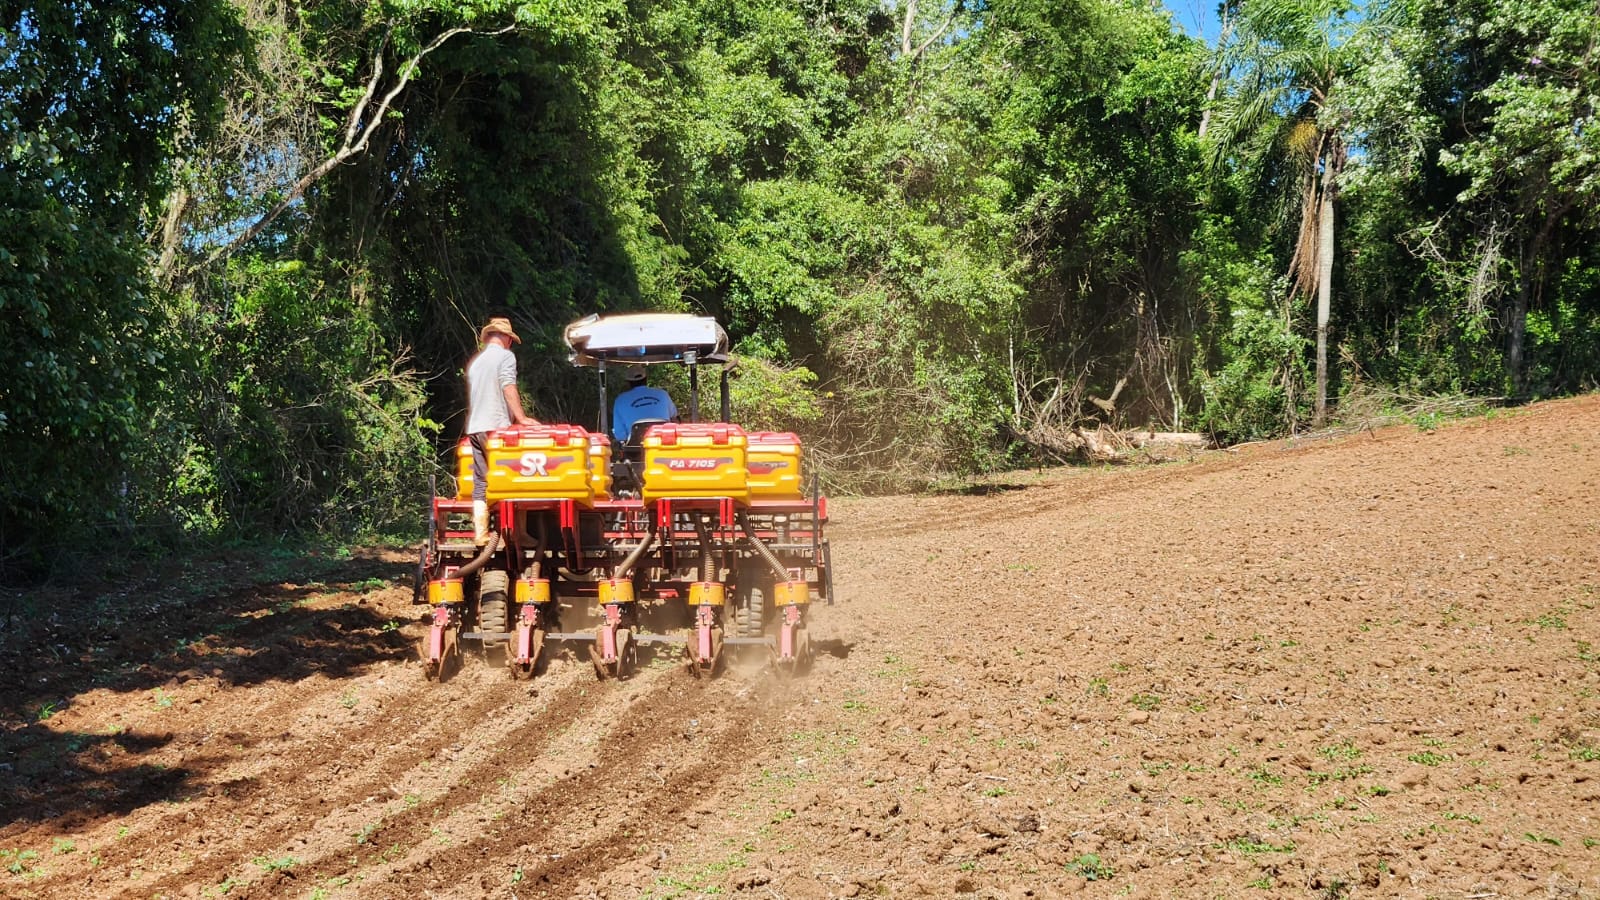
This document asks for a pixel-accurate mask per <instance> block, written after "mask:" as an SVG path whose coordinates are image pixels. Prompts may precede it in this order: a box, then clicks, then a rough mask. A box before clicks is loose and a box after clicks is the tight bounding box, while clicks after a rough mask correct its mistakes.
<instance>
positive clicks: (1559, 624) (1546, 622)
mask: <svg viewBox="0 0 1600 900" xmlns="http://www.w3.org/2000/svg"><path fill="white" fill-rule="evenodd" d="M1569 611H1570V610H1568V609H1567V608H1566V607H1562V608H1560V609H1555V610H1551V611H1550V612H1547V613H1544V614H1542V615H1540V616H1539V618H1537V619H1534V620H1533V622H1532V623H1531V624H1534V625H1537V626H1539V627H1540V628H1543V629H1548V630H1550V631H1565V630H1566V628H1567V613H1568V612H1569Z"/></svg>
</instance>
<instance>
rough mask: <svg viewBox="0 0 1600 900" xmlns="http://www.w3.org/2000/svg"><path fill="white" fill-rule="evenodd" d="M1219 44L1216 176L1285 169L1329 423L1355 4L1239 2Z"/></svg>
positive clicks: (1283, 186)
mask: <svg viewBox="0 0 1600 900" xmlns="http://www.w3.org/2000/svg"><path fill="white" fill-rule="evenodd" d="M1228 8H1229V11H1230V12H1231V14H1232V17H1233V18H1232V19H1231V21H1230V24H1231V26H1232V28H1231V32H1230V34H1229V36H1228V39H1227V40H1226V41H1224V42H1223V43H1222V44H1221V45H1219V46H1218V48H1217V56H1216V66H1217V69H1216V71H1217V72H1219V73H1221V75H1222V82H1223V90H1222V92H1221V94H1220V96H1218V97H1217V100H1216V104H1217V105H1216V110H1215V115H1214V116H1212V117H1211V118H1210V123H1209V125H1210V128H1209V132H1208V135H1207V142H1208V143H1209V145H1210V163H1211V166H1212V168H1213V169H1214V170H1222V169H1225V168H1227V167H1229V166H1230V165H1237V166H1243V167H1247V168H1249V169H1252V170H1255V171H1263V170H1264V167H1266V166H1268V165H1277V166H1279V167H1280V170H1283V171H1287V172H1288V173H1289V177H1288V178H1287V179H1284V178H1279V179H1278V180H1277V184H1276V187H1277V188H1278V189H1280V190H1282V191H1284V192H1285V193H1286V195H1287V199H1288V202H1289V203H1290V204H1292V206H1291V210H1292V211H1294V212H1298V214H1299V219H1300V227H1299V231H1298V232H1297V233H1296V236H1295V242H1294V255H1293V257H1292V258H1291V260H1290V262H1289V278H1290V282H1291V283H1292V285H1293V287H1294V290H1295V291H1296V292H1297V293H1303V294H1307V295H1309V294H1311V293H1312V292H1313V291H1314V292H1315V293H1316V297H1317V388H1316V408H1315V413H1314V418H1313V424H1315V425H1321V424H1323V423H1324V422H1325V421H1326V418H1327V402H1328V315H1329V309H1330V308H1331V306H1332V302H1333V234H1334V217H1335V215H1336V212H1337V201H1338V196H1339V194H1338V191H1339V176H1340V174H1341V173H1342V172H1343V171H1344V167H1345V163H1346V161H1347V160H1348V158H1349V154H1348V149H1347V146H1346V131H1347V125H1346V123H1345V122H1343V121H1341V116H1340V114H1339V112H1338V104H1337V102H1336V101H1337V94H1338V92H1339V91H1340V90H1341V89H1342V87H1343V85H1344V76H1345V74H1346V73H1347V72H1348V71H1349V69H1350V67H1351V66H1353V65H1356V64H1357V63H1358V62H1359V60H1358V59H1357V56H1358V54H1359V52H1360V51H1359V50H1358V49H1355V48H1358V47H1359V46H1360V44H1361V43H1362V42H1360V41H1356V40H1353V38H1355V37H1357V34H1358V32H1359V30H1360V29H1363V28H1367V27H1375V21H1376V20H1373V19H1356V18H1355V17H1354V14H1355V12H1356V6H1355V4H1354V3H1353V2H1352V0H1237V2H1230V3H1229V4H1228Z"/></svg>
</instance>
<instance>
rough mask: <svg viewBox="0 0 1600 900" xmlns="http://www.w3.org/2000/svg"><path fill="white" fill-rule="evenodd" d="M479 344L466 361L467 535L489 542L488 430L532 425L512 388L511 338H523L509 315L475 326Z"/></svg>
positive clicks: (514, 374) (513, 358)
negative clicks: (469, 502)
mask: <svg viewBox="0 0 1600 900" xmlns="http://www.w3.org/2000/svg"><path fill="white" fill-rule="evenodd" d="M478 342H479V343H481V344H482V345H483V349H482V350H480V351H479V352H478V355H477V356H474V357H473V358H472V361H471V362H469V363H467V440H468V441H469V442H471V444H472V539H473V541H474V542H475V543H477V544H479V545H480V546H481V545H483V544H487V543H489V494H488V491H489V458H488V453H487V452H486V449H485V448H486V446H487V444H488V440H489V432H491V431H495V430H497V429H501V428H509V427H510V426H511V424H512V423H513V422H515V423H516V424H518V425H537V424H539V423H538V420H536V419H532V418H529V417H528V414H527V413H525V412H523V411H522V396H521V395H520V394H518V393H517V357H516V356H515V355H513V354H512V352H511V345H512V344H520V343H522V338H519V337H517V333H516V332H515V331H512V330H511V320H510V319H508V318H504V317H496V318H492V319H490V320H489V323H488V324H487V325H485V326H483V328H482V329H481V330H480V331H479V332H478Z"/></svg>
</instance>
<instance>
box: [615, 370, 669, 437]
mask: <svg viewBox="0 0 1600 900" xmlns="http://www.w3.org/2000/svg"><path fill="white" fill-rule="evenodd" d="M677 415H678V407H677V406H676V405H674V404H673V402H672V398H671V397H670V396H668V395H667V392H666V391H663V390H662V389H660V388H654V387H650V386H649V385H644V384H641V385H636V386H634V387H631V388H628V389H627V390H625V391H623V392H622V393H620V394H618V395H617V399H616V402H615V403H614V404H612V406H611V436H612V437H614V438H616V439H617V442H618V443H623V442H626V441H627V440H628V435H629V434H631V433H633V423H635V422H637V421H639V420H640V419H661V420H662V421H671V420H672V419H673V418H674V417H676V416H677Z"/></svg>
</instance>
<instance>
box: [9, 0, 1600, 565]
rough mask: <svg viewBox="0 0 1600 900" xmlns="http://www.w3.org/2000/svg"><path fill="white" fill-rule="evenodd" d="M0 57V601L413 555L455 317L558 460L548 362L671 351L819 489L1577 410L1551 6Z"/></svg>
mask: <svg viewBox="0 0 1600 900" xmlns="http://www.w3.org/2000/svg"><path fill="white" fill-rule="evenodd" d="M0 10H3V12H0V568H4V569H8V570H18V569H21V570H28V569H37V568H38V567H39V566H41V565H46V566H48V565H51V564H52V563H53V561H59V559H60V558H62V549H61V548H63V547H71V546H78V547H80V548H81V547H82V546H83V545H84V542H85V541H88V540H94V541H96V542H98V543H100V544H102V545H118V546H128V547H149V548H159V547H161V546H165V545H168V544H170V543H171V542H175V541H187V540H192V539H195V538H196V537H201V536H212V537H215V536H261V535H282V534H286V533H291V532H307V531H322V530H341V531H342V530H350V529H364V528H383V527H392V526H393V525H394V524H395V523H397V522H410V521H417V520H420V518H421V505H422V504H421V498H424V497H425V496H426V492H427V483H428V477H429V475H430V473H433V472H437V471H441V461H442V460H445V459H447V453H448V450H449V448H450V446H451V445H452V443H453V441H454V439H455V438H456V437H457V436H458V435H457V433H458V432H459V429H460V420H461V415H462V411H463V410H462V408H463V406H464V397H463V391H462V387H461V378H460V372H461V366H462V364H463V363H464V361H465V360H466V359H467V358H468V357H469V356H470V354H471V353H472V352H473V351H474V349H475V343H474V341H475V334H476V326H477V325H479V324H481V322H482V321H483V320H484V318H485V317H486V316H487V315H489V314H490V313H496V314H507V315H509V316H511V318H512V320H513V321H514V322H515V323H516V326H517V329H518V331H519V332H520V333H521V334H522V335H523V337H524V343H523V344H522V345H521V346H520V347H519V351H518V352H519V357H520V363H521V376H522V382H523V394H524V396H526V397H528V398H530V401H531V406H532V410H531V411H532V412H533V413H534V414H535V415H537V416H539V417H540V418H544V419H547V420H570V421H577V422H580V423H587V424H591V425H592V424H593V423H592V416H593V413H592V410H593V408H594V385H593V383H592V380H591V378H592V375H591V376H590V377H584V376H582V375H581V374H579V373H576V372H574V371H573V370H572V369H571V368H570V366H568V364H567V360H566V355H565V348H564V346H563V345H562V343H561V340H560V334H561V329H562V327H563V326H564V325H565V324H566V323H567V322H568V321H570V320H572V319H574V318H577V317H579V316H581V315H585V314H588V313H591V312H596V311H608V310H630V309H663V310H694V311H700V312H703V313H707V314H711V315H715V316H717V317H718V318H719V319H720V320H722V321H723V323H724V324H725V325H726V326H727V328H728V330H729V332H730V334H731V335H732V337H733V339H734V341H735V344H736V350H737V352H738V354H739V357H740V360H741V365H740V368H739V373H738V376H737V378H736V380H735V405H736V407H737V409H738V410H739V412H738V418H740V419H741V420H742V421H746V422H749V423H753V424H759V425H769V426H770V425H776V426H782V427H783V428H785V429H792V430H796V431H798V432H800V433H801V434H802V435H803V436H805V438H806V439H807V440H808V441H809V442H810V443H811V445H812V446H813V447H815V448H816V459H817V463H818V465H819V466H820V467H821V468H822V469H823V471H824V474H825V475H826V477H827V479H828V481H829V482H830V483H831V484H833V485H834V486H835V487H836V488H851V489H862V490H869V489H882V488H902V487H908V486H909V487H915V486H917V485H919V484H926V483H928V482H929V481H931V480H933V479H936V478H940V477H947V476H953V475H961V474H966V473H975V472H981V471H986V470H994V469H998V468H1002V467H1005V466H1010V465H1017V464H1023V463H1027V462H1031V461H1035V460H1039V459H1051V458H1059V457H1060V456H1061V455H1062V454H1063V452H1064V451H1063V447H1064V446H1065V445H1066V441H1065V437H1066V436H1068V435H1070V433H1071V432H1072V429H1074V428H1075V427H1079V426H1083V425H1085V424H1086V423H1091V422H1103V423H1106V424H1108V425H1113V426H1117V427H1126V426H1150V427H1154V428H1160V429H1172V430H1199V431H1205V432H1209V433H1211V434H1213V435H1215V436H1216V437H1217V438H1218V439H1219V440H1222V441H1225V442H1226V441H1241V440H1249V439H1253V438H1257V437H1265V436H1272V435H1281V434H1285V433H1289V432H1291V431H1294V430H1297V429H1304V428H1311V427H1317V426H1320V425H1323V424H1326V423H1330V422H1337V421H1339V417H1340V416H1341V414H1342V412H1343V411H1344V410H1347V409H1350V408H1353V406H1354V403H1353V401H1354V400H1356V399H1362V398H1366V399H1368V400H1370V398H1372V397H1380V398H1404V397H1424V396H1441V395H1450V396H1470V397H1480V398H1496V399H1497V400H1501V401H1504V402H1513V403H1514V402H1521V401H1524V400H1527V399H1532V398H1537V397H1544V396H1551V395H1557V394H1562V393H1570V392H1574V391H1581V390H1588V389H1592V388H1593V387H1594V386H1595V384H1596V379H1597V378H1600V240H1597V237H1600V129H1597V127H1596V119H1595V114H1596V109H1595V107H1596V102H1597V97H1600V60H1597V59H1596V53H1597V43H1600V7H1597V5H1596V2H1595V0H1493V2H1491V0H1368V2H1364V3H1356V2H1349V0H1227V2H1225V3H1223V4H1222V5H1221V7H1220V8H1219V9H1218V13H1219V19H1220V23H1221V34H1220V37H1219V39H1218V40H1217V41H1216V42H1215V46H1212V45H1208V44H1207V43H1205V42H1202V41H1199V40H1196V39H1194V38H1191V37H1188V36H1186V35H1185V34H1184V33H1183V32H1182V31H1181V30H1180V29H1177V28H1175V27H1174V23H1173V21H1172V18H1171V16H1170V14H1169V13H1167V12H1166V11H1164V10H1163V9H1161V8H1160V7H1159V6H1158V5H1152V4H1151V3H1149V2H1145V0H997V2H984V0H940V2H933V0H526V2H516V0H166V2H163V0H47V2H45V0H32V2H30V0H5V2H4V3H3V4H0ZM1367 405H1368V406H1370V402H1369V403H1368V404H1367ZM54 564H59V563H58V562H54Z"/></svg>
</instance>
